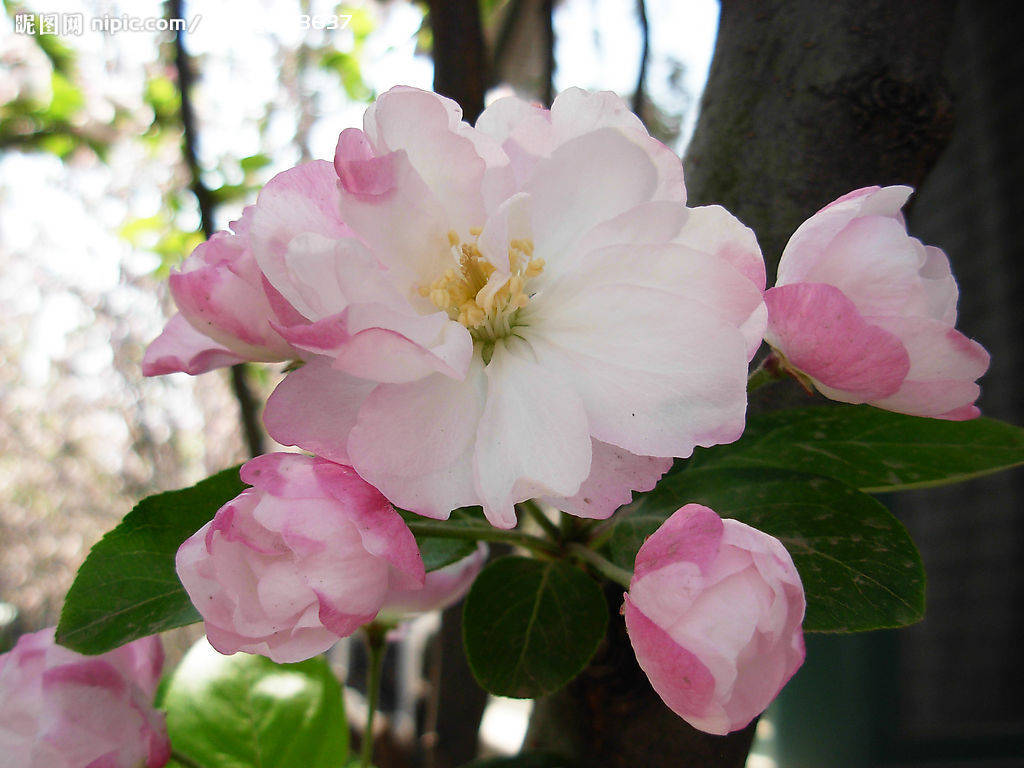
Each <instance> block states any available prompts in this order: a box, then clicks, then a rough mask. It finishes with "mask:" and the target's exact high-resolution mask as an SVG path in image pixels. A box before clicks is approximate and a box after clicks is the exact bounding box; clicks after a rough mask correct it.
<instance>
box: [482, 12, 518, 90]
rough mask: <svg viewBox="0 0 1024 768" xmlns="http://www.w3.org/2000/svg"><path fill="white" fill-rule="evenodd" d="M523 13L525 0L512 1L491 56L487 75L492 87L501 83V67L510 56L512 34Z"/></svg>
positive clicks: (489, 84)
mask: <svg viewBox="0 0 1024 768" xmlns="http://www.w3.org/2000/svg"><path fill="white" fill-rule="evenodd" d="M522 13H523V0H512V2H511V3H509V6H508V10H506V11H505V17H504V18H503V19H502V20H501V28H500V29H499V30H498V36H497V38H496V39H495V41H494V52H493V53H492V54H491V66H490V71H489V72H488V73H487V85H488V86H490V87H493V86H495V85H498V83H499V82H500V81H501V65H502V62H504V61H505V56H506V55H507V54H508V49H509V45H511V43H512V34H513V33H514V32H515V30H516V24H517V23H518V22H519V19H520V17H521V16H522Z"/></svg>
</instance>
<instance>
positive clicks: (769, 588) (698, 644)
mask: <svg viewBox="0 0 1024 768" xmlns="http://www.w3.org/2000/svg"><path fill="white" fill-rule="evenodd" d="M623 612H624V614H625V618H626V629H627V631H628V632H629V639H630V642H631V643H632V644H633V650H634V651H635V652H636V658H637V661H638V662H639V663H640V667H641V669H643V671H644V672H645V673H646V675H647V677H648V679H649V680H650V681H651V686H652V687H653V688H654V690H655V691H656V692H657V693H658V695H659V696H660V697H661V698H662V700H663V701H664V702H665V703H666V704H667V705H668V706H669V708H670V709H672V711H673V712H675V713H676V714H677V715H679V716H680V717H681V718H683V719H684V720H686V722H688V723H689V724H690V725H692V726H693V727H694V728H697V729H699V730H702V731H705V732H707V733H714V734H719V735H722V734H726V733H729V732H730V731H736V730H739V729H741V728H743V727H745V726H746V725H748V724H749V723H750V721H751V720H753V719H754V718H755V717H756V716H757V715H759V714H760V713H761V712H763V711H764V710H765V708H766V707H767V706H768V705H769V704H770V703H771V701H772V699H774V698H775V696H776V695H778V693H779V691H780V690H781V689H782V686H783V685H785V684H786V681H788V680H789V678H790V677H792V676H793V673H794V672H796V670H797V669H798V668H799V667H800V665H801V664H803V661H804V638H803V632H802V630H801V627H800V625H801V622H802V621H803V618H804V591H803V587H802V585H801V584H800V576H799V575H798V574H797V572H796V568H795V567H794V566H793V560H792V559H791V558H790V556H789V553H788V552H786V549H785V548H784V547H783V546H782V544H781V542H779V541H778V539H775V538H773V537H771V536H769V535H767V534H765V533H762V532H761V531H758V530H756V529H754V528H751V527H750V526H748V525H744V524H743V523H740V522H738V521H736V520H722V519H721V518H719V517H718V515H716V514H715V513H714V512H713V511H712V510H710V509H708V508H707V507H704V506H701V505H700V504H687V505H686V506H685V507H683V508H682V509H680V510H678V511H677V512H675V513H674V514H673V515H672V516H671V517H670V518H669V519H668V520H666V521H665V523H664V524H663V525H662V526H661V527H660V528H659V529H658V530H657V531H655V532H654V533H653V534H652V535H651V536H650V537H649V538H648V539H647V541H645V542H644V544H643V546H642V547H640V551H639V552H638V553H637V556H636V568H635V571H634V574H633V579H632V582H631V583H630V587H629V592H628V593H627V594H626V601H625V605H624V606H623Z"/></svg>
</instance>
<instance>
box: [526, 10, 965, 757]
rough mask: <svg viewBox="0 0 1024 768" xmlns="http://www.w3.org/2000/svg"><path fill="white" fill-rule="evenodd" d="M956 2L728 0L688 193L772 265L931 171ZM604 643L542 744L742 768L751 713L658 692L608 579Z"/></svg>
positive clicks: (942, 117) (945, 115)
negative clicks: (831, 211)
mask: <svg viewBox="0 0 1024 768" xmlns="http://www.w3.org/2000/svg"><path fill="white" fill-rule="evenodd" d="M952 7H953V2H952V0H950V1H949V2H942V1H939V0H936V1H934V2H920V3H891V2H888V0H868V1H867V2H865V1H864V0H856V1H854V0H843V1H842V2H821V0H762V1H761V2H758V1H756V0H722V15H721V20H720V24H719V34H718V41H717V44H716V47H715V54H714V59H713V61H712V65H711V71H710V74H709V78H708V83H707V87H706V90H705V92H704V96H703V99H702V102H701V113H700V118H699V119H698V122H697V128H696V132H695V134H694V137H693V140H692V142H691V144H690V147H689V151H688V152H687V156H686V161H685V166H686V182H687V189H688V192H689V204H691V205H703V204H710V203H718V204H721V205H724V206H725V207H726V208H728V209H729V210H730V211H732V212H733V213H734V214H736V215H737V216H738V217H739V218H740V219H741V220H742V221H743V222H744V223H746V224H747V225H749V226H751V227H753V228H754V230H755V231H756V232H757V235H758V239H759V241H760V243H761V246H762V248H763V249H764V253H765V258H766V260H767V261H768V264H769V272H772V273H773V272H774V268H775V266H776V265H777V263H778V258H779V255H780V254H781V252H782V249H783V247H784V246H785V243H786V241H787V240H788V238H789V236H790V235H791V234H792V232H793V231H794V230H795V229H796V227H797V226H799V224H800V223H801V222H802V221H804V220H805V219H806V218H807V217H808V216H809V215H810V214H812V213H813V212H814V211H816V210H818V209H819V208H821V207H822V206H823V205H825V204H826V203H828V202H830V201H831V200H834V199H835V198H837V197H839V196H840V195H842V194H844V193H846V192H849V191H851V190H853V189H856V188H858V187H862V186H868V185H871V184H883V185H884V184H893V183H909V184H912V185H915V186H916V185H918V184H920V182H921V181H922V180H923V179H924V177H925V176H926V175H927V173H928V171H929V170H930V169H931V167H932V165H933V164H934V163H935V161H936V159H937V158H938V156H939V154H940V152H941V151H942V149H943V148H944V147H945V145H946V142H947V141H948V139H949V136H950V134H951V131H952V122H953V110H952V101H951V98H950V96H949V92H948V89H947V87H946V85H945V83H944V81H943V79H942V76H941V57H942V52H943V50H944V48H945V46H946V41H947V38H948V33H949V29H950V20H951V17H952ZM608 598H609V607H610V608H611V609H612V616H613V620H612V622H611V626H610V628H609V633H608V637H607V638H606V639H605V641H604V643H603V645H602V648H601V650H599V651H598V654H597V656H596V657H595V658H594V660H593V661H592V662H591V664H590V665H589V666H588V668H587V669H586V670H585V671H584V672H583V674H582V675H580V677H579V678H577V679H576V680H575V681H573V682H572V683H570V684H569V685H568V686H567V687H566V688H565V689H564V690H562V691H560V692H558V693H556V694H554V695H553V696H550V697H548V698H546V699H544V700H542V701H539V702H538V704H537V707H536V709H535V712H534V716H533V718H532V720H531V725H530V732H529V735H528V743H529V745H530V746H531V747H534V748H546V749H552V750H555V751H558V752H561V753H562V754H565V755H566V756H569V757H573V758H575V759H576V760H577V761H578V762H579V763H580V764H581V765H584V766H590V765H601V766H604V767H606V768H633V766H637V765H643V766H645V767H646V768H660V767H662V766H664V768H669V767H671V768H689V767H692V768H698V767H699V768H742V766H743V765H744V763H745V762H746V757H747V753H748V751H749V749H750V745H751V742H752V739H753V726H751V727H749V728H747V729H745V730H744V731H740V732H738V733H734V734H730V735H729V736H726V737H715V736H709V735H707V734H704V733H701V732H699V731H697V730H695V729H693V728H691V727H689V726H688V725H687V724H686V723H685V722H683V721H682V720H681V719H680V718H678V717H676V716H675V715H674V714H673V713H672V712H671V711H670V710H669V709H668V708H667V707H665V705H664V704H663V703H662V702H661V700H660V699H659V698H658V697H657V695H656V694H655V693H654V692H653V691H652V690H651V688H650V686H649V684H648V682H647V680H646V678H645V677H644V675H643V673H642V672H641V671H640V670H639V668H638V667H637V664H636V660H635V658H634V656H633V653H632V649H631V647H630V645H629V641H628V638H627V637H626V634H625V630H624V627H623V623H622V621H621V619H619V617H618V611H619V606H620V605H621V602H622V590H621V588H619V589H611V588H609V591H608Z"/></svg>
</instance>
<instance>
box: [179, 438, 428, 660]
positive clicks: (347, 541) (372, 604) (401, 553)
mask: <svg viewBox="0 0 1024 768" xmlns="http://www.w3.org/2000/svg"><path fill="white" fill-rule="evenodd" d="M241 475H242V480H244V481H245V482H247V483H249V484H251V485H252V486H253V487H252V488H249V489H247V490H245V491H243V492H242V493H241V494H240V495H239V496H237V497H236V498H235V499H233V500H232V501H230V502H228V503H227V504H225V505H224V506H223V507H221V508H220V509H219V510H218V511H217V514H216V515H215V516H214V519H213V520H212V521H211V522H209V523H207V524H206V525H205V526H203V527H202V528H201V529H200V530H199V531H198V532H196V533H195V534H194V535H193V536H192V537H191V538H189V539H188V540H187V541H185V543H184V544H182V545H181V548H180V549H179V550H178V555H177V558H176V566H177V570H178V576H179V578H180V579H181V582H182V584H184V586H185V589H186V591H187V592H188V594H189V597H190V598H191V600H192V603H193V604H194V605H195V606H196V608H197V609H198V610H199V612H200V613H201V614H202V616H203V620H204V621H205V623H206V636H207V638H208V639H209V641H210V644H211V645H212V646H213V647H214V648H216V649H217V650H218V651H220V652H221V653H234V652H236V651H246V652H248V653H258V654H261V655H263V656H268V657H269V658H271V659H273V660H274V661H277V662H292V661H301V660H303V659H308V658H310V657H312V656H315V655H316V654H318V653H322V652H323V651H325V650H327V649H328V648H330V647H331V646H332V645H333V644H334V643H335V642H337V640H338V638H340V637H345V636H347V635H350V634H352V633H353V632H355V631H356V630H357V629H358V628H359V627H360V626H362V625H363V624H366V623H367V622H370V621H372V620H373V619H374V617H375V616H376V615H377V612H378V611H379V610H380V609H381V606H382V605H383V604H384V600H385V597H386V596H387V595H388V592H389V590H390V589H418V588H421V587H422V586H423V579H424V573H423V560H422V559H421V557H420V553H419V550H418V549H417V548H416V541H415V539H414V538H413V536H412V533H411V532H410V531H409V528H408V527H407V526H406V525H405V523H404V522H403V521H402V518H401V517H400V516H399V515H398V513H397V512H396V511H395V510H394V508H392V506H391V505H390V504H388V502H387V499H385V498H384V497H383V496H381V495H380V493H379V492H378V491H377V490H376V489H374V488H373V487H371V486H370V485H368V484H367V483H366V482H365V481H363V480H362V479H361V478H360V477H359V476H358V475H356V473H355V472H354V471H352V469H351V468H349V467H344V466H341V465H338V464H334V463H332V462H329V461H326V460H324V459H319V458H311V457H308V456H302V455H299V454H293V453H274V454H268V455H266V456H259V457H257V458H255V459H253V460H252V461H250V462H248V463H247V464H245V465H244V466H243V467H242V472H241Z"/></svg>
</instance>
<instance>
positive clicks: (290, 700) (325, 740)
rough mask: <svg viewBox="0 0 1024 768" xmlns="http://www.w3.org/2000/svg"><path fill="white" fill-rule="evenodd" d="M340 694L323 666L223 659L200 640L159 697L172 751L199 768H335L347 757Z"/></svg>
mask: <svg viewBox="0 0 1024 768" xmlns="http://www.w3.org/2000/svg"><path fill="white" fill-rule="evenodd" d="M343 707H344V705H343V703H342V697H341V686H340V685H339V684H338V681H337V679H336V678H335V677H334V674H333V673H332V672H331V669H330V667H329V666H328V665H327V662H326V660H325V659H324V658H323V657H322V656H318V657H316V658H313V659H309V660H308V661H303V662H299V663H298V664H275V663H274V662H272V661H271V660H270V659H266V658H264V657H262V656H251V655H249V654H246V653H236V654H235V655H233V656H222V655H221V654H219V653H217V651H215V650H213V648H211V647H210V645H209V644H208V643H207V642H206V640H205V639H203V640H200V641H199V642H198V643H196V644H195V645H194V646H193V647H192V649H191V650H190V651H189V652H188V653H187V654H186V655H185V658H184V659H182V662H181V664H180V665H179V666H178V668H177V669H176V670H175V672H174V675H173V677H172V678H171V682H170V684H169V685H168V687H167V691H166V693H165V695H164V701H163V708H164V709H165V710H166V712H167V733H168V736H170V739H171V744H173V745H174V751H175V752H176V753H178V754H180V755H183V756H184V757H186V758H188V759H189V760H191V761H192V762H194V763H195V764H196V765H199V766H202V768H337V767H338V766H340V765H343V764H344V762H345V760H346V758H347V756H348V725H347V723H346V720H345V713H344V708H343Z"/></svg>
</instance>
